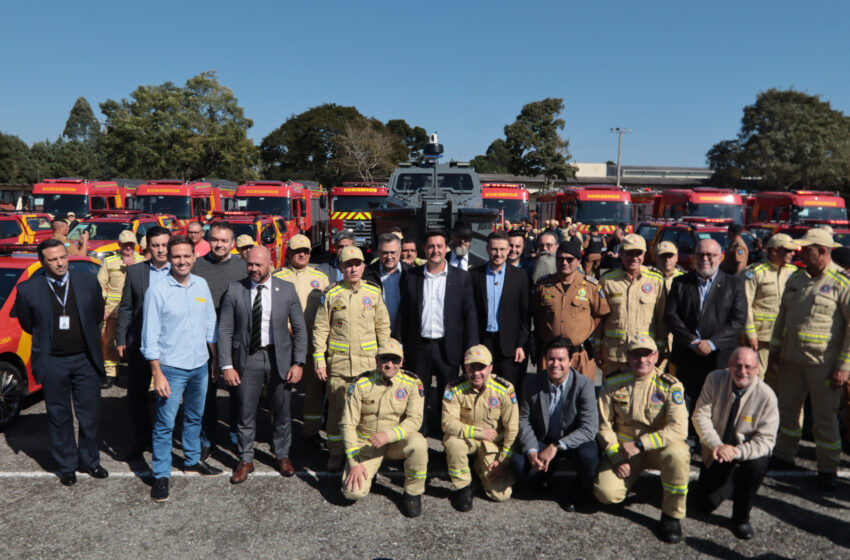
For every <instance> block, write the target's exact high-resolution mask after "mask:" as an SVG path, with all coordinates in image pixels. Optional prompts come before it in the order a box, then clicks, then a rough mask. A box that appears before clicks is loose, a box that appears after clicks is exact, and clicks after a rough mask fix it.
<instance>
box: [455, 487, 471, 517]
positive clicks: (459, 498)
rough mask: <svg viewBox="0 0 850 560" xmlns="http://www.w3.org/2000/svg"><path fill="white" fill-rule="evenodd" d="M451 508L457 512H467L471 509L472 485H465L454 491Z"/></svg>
mask: <svg viewBox="0 0 850 560" xmlns="http://www.w3.org/2000/svg"><path fill="white" fill-rule="evenodd" d="M453 498H454V499H453V504H452V505H453V506H454V508H455V509H456V510H458V511H469V510H471V509H472V484H471V483H470V484H467V485H466V486H464V487H463V488H461V489H460V490H456V491H455V493H454V496H453Z"/></svg>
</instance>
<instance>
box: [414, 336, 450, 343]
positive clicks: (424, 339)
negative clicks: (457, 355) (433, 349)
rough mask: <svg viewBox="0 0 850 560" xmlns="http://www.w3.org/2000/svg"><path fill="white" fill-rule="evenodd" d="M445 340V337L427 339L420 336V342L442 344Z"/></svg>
mask: <svg viewBox="0 0 850 560" xmlns="http://www.w3.org/2000/svg"><path fill="white" fill-rule="evenodd" d="M444 338H445V337H443V336H441V337H440V338H425V337H424V336H420V337H419V340H420V341H421V342H440V341H441V340H443V339H444Z"/></svg>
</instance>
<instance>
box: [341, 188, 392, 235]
mask: <svg viewBox="0 0 850 560" xmlns="http://www.w3.org/2000/svg"><path fill="white" fill-rule="evenodd" d="M387 197H388V192H387V186H386V185H384V184H382V183H343V184H342V186H341V187H331V213H330V226H331V236H332V237H333V236H334V235H336V233H337V232H339V231H342V230H344V229H348V230H351V231H353V232H354V242H355V243H356V244H357V245H358V246H359V247H363V248H368V247H369V246H370V245H371V243H372V209H373V208H382V207H384V206H386V204H387ZM330 245H331V247H330V249H331V251H336V247H334V246H333V239H331V243H330Z"/></svg>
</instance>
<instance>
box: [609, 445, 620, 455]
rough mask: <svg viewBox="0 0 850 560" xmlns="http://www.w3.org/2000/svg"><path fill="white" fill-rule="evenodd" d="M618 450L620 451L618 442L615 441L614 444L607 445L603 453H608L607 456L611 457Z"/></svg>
mask: <svg viewBox="0 0 850 560" xmlns="http://www.w3.org/2000/svg"><path fill="white" fill-rule="evenodd" d="M619 452H620V444H619V443H615V444H614V445H612V446H611V447H609V448H608V449H606V450H605V454H606V455H608V457H613V456H614V455H616V454H617V453H619Z"/></svg>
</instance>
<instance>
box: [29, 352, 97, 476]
mask: <svg viewBox="0 0 850 560" xmlns="http://www.w3.org/2000/svg"><path fill="white" fill-rule="evenodd" d="M47 363H48V366H47V370H46V371H44V372H43V374H42V375H43V377H42V382H41V387H42V391H43V392H44V405H45V407H46V408H47V421H48V424H49V430H50V450H51V452H52V453H53V458H54V459H56V462H57V463H59V472H60V473H72V472H74V471H76V470H77V469H78V468H80V469H93V468H95V467H97V466H98V465H100V453H99V451H98V443H99V438H98V424H99V421H100V376H99V375H98V374H97V370H95V368H94V366H93V364H92V363H91V360H90V359H89V357H88V355H87V354H85V353H80V354H74V355H72V356H50V357H49V358H48V362H47ZM72 400H73V402H74V408H73V412H72V409H71V401H72ZM74 413H76V415H77V423H78V424H79V434H78V440H75V438H74V416H73V415H74Z"/></svg>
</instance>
